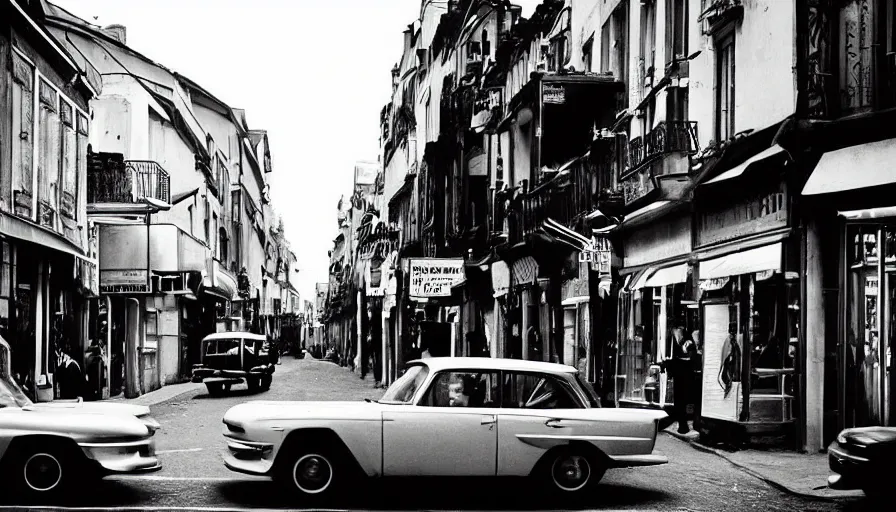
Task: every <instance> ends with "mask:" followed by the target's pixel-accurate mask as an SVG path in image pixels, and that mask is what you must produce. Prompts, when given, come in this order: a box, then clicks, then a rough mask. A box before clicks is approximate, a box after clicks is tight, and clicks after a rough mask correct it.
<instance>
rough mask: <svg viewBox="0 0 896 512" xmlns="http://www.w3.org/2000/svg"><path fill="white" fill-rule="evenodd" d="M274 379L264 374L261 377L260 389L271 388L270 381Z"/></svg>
mask: <svg viewBox="0 0 896 512" xmlns="http://www.w3.org/2000/svg"><path fill="white" fill-rule="evenodd" d="M273 380H274V378H273V377H271V376H270V375H265V376H264V377H262V378H261V389H262V390H264V391H267V390H269V389H271V382H272V381H273Z"/></svg>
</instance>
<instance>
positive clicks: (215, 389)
mask: <svg viewBox="0 0 896 512" xmlns="http://www.w3.org/2000/svg"><path fill="white" fill-rule="evenodd" d="M205 389H207V390H208V394H209V395H211V396H221V395H222V394H224V384H222V383H220V382H207V383H206V384H205Z"/></svg>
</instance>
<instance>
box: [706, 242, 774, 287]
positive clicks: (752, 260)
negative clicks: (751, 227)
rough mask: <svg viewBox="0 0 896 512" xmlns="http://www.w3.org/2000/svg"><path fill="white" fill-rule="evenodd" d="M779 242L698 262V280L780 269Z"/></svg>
mask: <svg viewBox="0 0 896 512" xmlns="http://www.w3.org/2000/svg"><path fill="white" fill-rule="evenodd" d="M782 248H783V246H782V244H781V243H780V242H778V243H775V244H771V245H765V246H762V247H757V248H756V249H750V250H746V251H741V252H736V253H733V254H728V255H726V256H722V257H720V258H714V259H711V260H706V261H701V262H700V280H701V281H703V280H707V279H719V278H725V277H730V276H739V275H743V274H751V273H753V272H763V271H766V270H781V256H782Z"/></svg>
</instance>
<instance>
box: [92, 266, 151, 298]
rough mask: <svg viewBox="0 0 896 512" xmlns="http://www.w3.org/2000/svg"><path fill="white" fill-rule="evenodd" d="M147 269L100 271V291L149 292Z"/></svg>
mask: <svg viewBox="0 0 896 512" xmlns="http://www.w3.org/2000/svg"><path fill="white" fill-rule="evenodd" d="M149 292H150V285H149V279H148V272H147V271H146V270H102V271H100V293H149Z"/></svg>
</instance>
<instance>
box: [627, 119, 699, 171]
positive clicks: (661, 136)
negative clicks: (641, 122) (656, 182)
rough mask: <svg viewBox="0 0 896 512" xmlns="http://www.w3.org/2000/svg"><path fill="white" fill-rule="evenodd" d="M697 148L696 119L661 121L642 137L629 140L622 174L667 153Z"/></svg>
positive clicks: (695, 149) (693, 151)
mask: <svg viewBox="0 0 896 512" xmlns="http://www.w3.org/2000/svg"><path fill="white" fill-rule="evenodd" d="M699 150H700V146H699V142H698V140H697V121H663V122H661V123H659V124H658V125H657V126H656V127H655V128H654V129H653V130H651V131H650V133H648V134H647V135H645V136H644V137H636V138H634V139H632V140H631V141H629V143H628V165H627V167H626V169H625V171H624V173H623V174H624V175H628V174H629V173H632V172H634V171H636V170H638V169H640V168H641V167H642V166H643V165H645V164H647V163H648V162H650V161H651V160H653V159H654V158H657V157H659V156H662V155H665V154H668V153H675V152H685V153H696V152H697V151H699ZM623 177H624V176H623Z"/></svg>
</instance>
